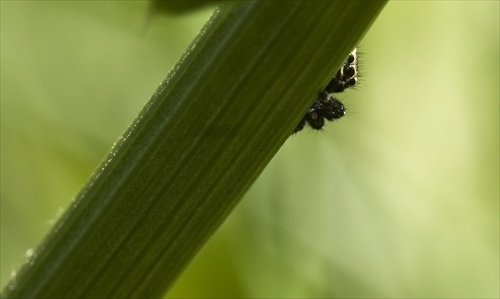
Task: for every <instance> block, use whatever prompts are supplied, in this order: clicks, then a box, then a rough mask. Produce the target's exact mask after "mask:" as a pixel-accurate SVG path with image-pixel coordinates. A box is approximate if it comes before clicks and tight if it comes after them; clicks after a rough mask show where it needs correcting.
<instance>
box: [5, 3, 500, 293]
mask: <svg viewBox="0 0 500 299" xmlns="http://www.w3.org/2000/svg"><path fill="white" fill-rule="evenodd" d="M0 3H1V202H0V203H1V239H0V240H1V268H0V270H1V271H0V274H1V277H0V282H1V285H2V286H3V285H5V284H6V283H7V281H8V280H9V277H10V275H11V274H10V273H11V272H12V271H13V270H15V269H16V268H17V267H18V266H19V265H20V264H21V263H22V261H23V260H24V258H25V257H24V256H25V254H26V252H28V249H30V248H33V247H34V246H36V244H38V242H39V241H40V240H41V239H42V238H43V236H44V234H45V233H46V232H47V231H48V230H49V229H50V227H51V225H52V224H53V222H54V221H55V219H57V217H58V215H60V213H61V212H62V211H63V210H64V208H65V207H67V206H68V205H69V203H70V202H71V200H72V199H73V197H74V196H75V195H76V193H77V192H78V191H79V189H80V188H81V186H83V184H84V183H85V182H86V180H87V179H88V177H89V176H90V174H91V173H92V171H93V170H94V168H95V167H97V165H98V163H99V162H100V160H101V159H102V158H103V157H104V155H105V154H106V152H107V151H108V150H109V149H110V147H111V146H112V144H113V143H114V142H115V141H116V140H117V139H118V137H119V135H120V134H121V133H122V132H123V131H124V130H125V129H126V127H127V125H128V124H129V123H130V122H131V121H132V120H133V118H134V117H135V115H137V113H138V112H139V111H140V109H141V107H142V106H143V105H144V104H145V102H146V101H147V99H148V98H149V96H151V95H152V94H153V92H154V90H155V88H156V87H157V86H158V84H159V83H160V82H161V80H163V78H164V77H165V76H166V74H167V72H168V71H169V70H170V69H171V68H172V66H173V65H174V63H175V62H176V60H177V59H178V58H179V56H180V55H181V54H182V52H183V50H184V49H185V48H186V47H187V46H188V45H189V43H190V41H191V40H192V39H193V38H194V36H195V35H196V33H197V32H198V31H199V30H200V28H201V27H202V26H203V24H204V23H205V21H206V20H207V19H208V18H209V16H210V14H211V12H212V10H213V8H212V7H204V8H201V9H199V10H196V11H193V12H190V13H187V14H181V15H162V16H157V17H151V16H150V15H149V14H148V3H147V2H143V1H137V2H135V1H103V2H94V1H89V2H83V1H78V2H77V1H75V2H71V1H38V2H37V1H1V2H0ZM499 27H500V25H499V2H497V1H483V2H481V1H476V2H474V1H456V2H453V1H442V2H430V1H429V2H423V1H420V2H417V1H415V2H405V1H394V2H390V3H389V4H388V5H387V7H386V9H385V10H384V11H383V12H382V14H381V15H380V16H379V18H378V19H377V21H376V22H375V24H374V26H373V27H372V28H371V30H370V31H369V32H368V33H367V35H366V36H365V38H364V39H363V41H362V42H361V45H360V51H361V52H362V54H361V58H360V60H361V62H360V69H361V76H362V77H361V79H360V81H361V82H360V84H359V87H358V88H357V90H352V91H349V92H346V93H345V94H342V95H340V96H339V98H340V99H341V100H342V101H343V102H344V103H345V104H346V106H347V108H348V115H347V117H345V118H343V119H342V120H341V121H339V122H336V123H335V124H329V125H328V126H327V127H326V128H325V130H324V131H320V132H316V131H312V130H304V132H301V133H300V134H298V135H294V136H292V137H291V138H290V139H289V140H288V141H287V142H286V144H285V145H284V146H283V148H282V149H281V150H280V152H279V153H278V154H277V155H276V156H275V157H274V159H273V161H272V162H271V164H270V165H269V166H268V167H267V169H266V170H265V172H264V173H263V174H262V176H261V177H260V178H259V179H258V181H257V183H256V184H255V185H254V186H253V188H252V189H251V190H250V191H249V192H248V194H247V195H246V196H245V197H244V198H243V200H242V202H241V204H240V205H239V206H238V207H237V208H236V210H235V211H234V213H233V214H232V215H231V216H230V217H229V219H228V221H226V223H225V224H224V225H223V227H222V228H221V229H220V230H219V231H218V232H217V233H216V234H215V235H214V237H213V238H212V239H211V240H210V241H209V242H208V244H207V245H206V246H205V247H204V248H203V249H202V250H201V252H200V254H199V255H198V256H197V257H196V258H195V260H194V261H193V262H192V263H191V264H190V266H189V267H188V268H187V269H186V271H185V272H184V274H183V275H182V276H181V277H180V278H179V280H178V282H177V284H176V285H175V286H174V288H173V289H172V290H171V292H170V294H169V297H234V296H237V297H341V298H348V297H380V298H387V297H405V298H408V297H432V298H441V297H447V298H458V297H461V298H498V297H499V280H500V277H499V101H500V99H499V93H500V91H499V81H500V78H499V77H500V76H499V54H500V53H499ZM334 71H335V70H332V74H333V73H334ZM290 80H293V78H290ZM292 83H293V81H292Z"/></svg>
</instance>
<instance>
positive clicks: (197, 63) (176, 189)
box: [2, 1, 385, 298]
mask: <svg viewBox="0 0 500 299" xmlns="http://www.w3.org/2000/svg"><path fill="white" fill-rule="evenodd" d="M384 5H385V1H381V2H378V1H366V2H362V1H352V2H349V1H338V2H333V1H315V2H309V1H246V2H231V1H229V2H225V3H224V4H223V5H222V6H221V7H220V9H218V11H217V12H216V13H215V14H214V16H213V17H212V18H211V20H210V21H209V22H208V24H207V25H206V26H205V27H204V29H203V30H202V32H201V33H200V35H199V36H198V37H197V38H196V40H195V41H194V42H193V44H192V45H191V47H190V48H189V49H188V51H187V52H186V54H185V55H184V57H183V58H182V59H181V60H180V61H179V63H178V64H177V65H176V66H175V68H174V69H173V70H172V71H171V72H170V74H169V76H168V77H167V79H166V80H165V81H164V82H163V83H162V84H161V86H160V87H159V88H158V90H157V91H156V93H155V94H154V95H153V97H152V98H151V100H150V101H149V103H148V104H147V105H146V107H145V108H144V109H143V111H142V112H141V113H140V114H139V116H138V117H137V119H136V120H135V121H134V122H133V124H132V125H131V126H130V128H129V130H128V131H127V132H126V133H125V134H124V135H123V136H122V137H121V138H120V140H119V141H118V142H117V143H116V145H115V146H114V147H113V149H112V150H111V152H110V154H109V155H108V156H107V158H106V159H105V160H104V162H103V163H102V165H101V166H100V167H99V168H98V169H97V171H96V172H95V174H94V175H93V176H92V177H91V179H90V181H89V183H88V184H87V185H86V186H85V187H84V188H83V190H82V191H81V192H80V194H79V195H78V197H77V199H76V200H75V201H74V203H73V204H72V205H71V207H70V208H69V209H68V210H67V211H66V213H65V214H64V215H63V216H62V217H61V219H60V220H59V222H58V223H57V224H56V225H55V227H54V228H53V229H52V231H51V232H50V233H49V235H48V236H47V237H46V239H45V240H44V241H43V243H42V244H41V245H40V246H39V247H38V248H37V249H36V250H35V253H34V255H33V256H32V257H31V258H30V259H29V260H28V261H27V262H26V264H25V265H24V266H23V267H22V269H21V270H20V271H19V272H18V273H17V275H16V276H15V277H14V278H13V279H12V281H11V282H10V283H9V284H8V285H7V287H6V288H5V290H4V292H3V294H2V297H5V298H47V297H53V298H77V297H85V298H89V297H100V298H151V297H159V296H161V295H162V293H163V292H164V291H165V290H166V289H167V288H168V286H170V285H171V284H172V283H173V281H174V280H175V278H176V277H177V276H178V275H179V273H180V272H181V271H182V269H183V268H184V267H185V266H186V265H187V263H188V262H189V261H190V260H191V258H192V257H193V256H194V255H195V253H196V252H197V251H198V250H199V248H200V247H201V246H202V245H203V244H204V242H205V241H206V240H207V239H208V238H209V237H210V235H211V234H212V233H213V232H214V231H215V230H216V229H217V228H218V227H219V225H220V224H221V223H222V222H223V221H224V219H225V218H226V216H227V215H228V214H229V212H230V211H231V209H232V208H233V207H234V206H235V205H236V204H237V202H238V200H239V199H240V198H241V197H242V195H243V194H244V193H245V191H246V190H247V189H248V188H249V187H250V186H251V184H252V183H253V182H254V181H255V179H256V178H257V177H258V175H259V174H260V173H261V172H262V170H263V169H264V167H265V166H266V165H267V163H268V162H269V161H270V160H271V158H272V157H273V156H274V155H275V154H276V152H277V151H278V149H279V148H280V147H281V145H282V144H283V143H284V142H285V141H286V139H287V138H288V136H289V135H290V133H291V132H292V131H293V129H294V127H295V126H296V125H297V123H298V122H299V120H300V119H301V117H302V116H303V114H304V112H305V111H306V110H307V109H308V107H309V106H310V105H311V103H312V101H313V100H314V99H315V97H316V96H317V94H318V91H319V90H321V88H322V87H324V86H325V85H326V83H327V82H328V80H329V79H330V77H332V75H333V74H334V73H335V71H336V70H337V68H338V66H339V65H340V64H341V62H342V60H343V59H344V58H345V57H346V55H347V53H348V52H349V51H350V50H351V49H352V48H353V47H354V46H355V45H356V44H357V43H358V41H359V40H360V38H361V37H362V35H363V34H364V32H365V31H366V30H367V28H368V27H369V26H370V24H371V23H372V22H373V21H374V19H375V18H376V16H377V15H378V13H379V12H380V10H381V9H382V8H383V6H384Z"/></svg>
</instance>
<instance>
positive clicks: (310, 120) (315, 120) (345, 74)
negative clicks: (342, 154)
mask: <svg viewBox="0 0 500 299" xmlns="http://www.w3.org/2000/svg"><path fill="white" fill-rule="evenodd" d="M357 82H358V55H357V51H356V49H354V50H352V51H351V53H349V56H348V57H347V59H346V61H345V62H344V64H343V65H342V67H341V68H340V69H339V70H338V71H337V73H336V74H335V76H334V77H333V78H332V80H330V82H329V83H328V85H327V86H326V87H325V89H324V90H323V91H321V92H320V93H319V95H318V98H317V99H316V101H315V102H314V104H313V105H312V106H311V108H309V110H307V113H306V115H304V117H303V118H302V120H301V121H300V122H299V124H298V125H297V127H296V128H295V130H294V131H293V133H297V132H299V131H300V130H302V129H303V128H304V127H305V126H306V124H309V126H310V127H311V128H313V129H316V130H320V129H321V128H323V125H324V124H325V119H326V120H329V121H333V120H335V119H339V118H341V117H342V116H344V115H345V113H346V111H345V107H344V105H343V104H342V103H341V102H340V101H339V100H337V99H336V98H334V97H333V96H331V95H330V94H331V93H339V92H343V91H344V90H346V89H347V88H349V87H352V86H354V85H356V83H357Z"/></svg>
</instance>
